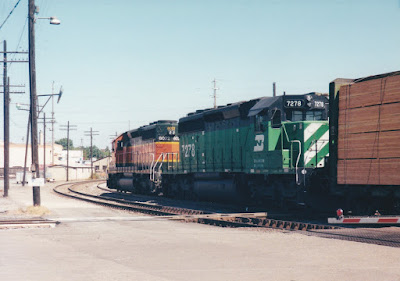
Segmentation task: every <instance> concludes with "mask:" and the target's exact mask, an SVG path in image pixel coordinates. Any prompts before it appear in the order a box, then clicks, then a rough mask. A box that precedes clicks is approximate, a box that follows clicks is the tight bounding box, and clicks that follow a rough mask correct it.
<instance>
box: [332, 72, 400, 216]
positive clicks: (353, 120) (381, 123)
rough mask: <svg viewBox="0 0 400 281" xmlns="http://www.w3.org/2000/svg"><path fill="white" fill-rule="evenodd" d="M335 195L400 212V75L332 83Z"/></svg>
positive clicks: (365, 207)
mask: <svg viewBox="0 0 400 281" xmlns="http://www.w3.org/2000/svg"><path fill="white" fill-rule="evenodd" d="M329 94H330V124H329V126H330V143H329V146H330V148H329V150H330V194H335V195H339V196H341V197H343V198H346V199H347V201H348V202H347V205H348V208H351V209H358V210H360V211H361V212H363V213H371V211H373V210H375V209H380V210H388V211H389V210H390V209H391V210H390V211H392V212H393V211H396V210H397V212H398V211H400V173H399V171H400V141H399V140H400V71H397V72H391V73H386V74H380V75H375V76H369V77H364V78H359V79H336V80H334V81H333V82H331V83H330V87H329Z"/></svg>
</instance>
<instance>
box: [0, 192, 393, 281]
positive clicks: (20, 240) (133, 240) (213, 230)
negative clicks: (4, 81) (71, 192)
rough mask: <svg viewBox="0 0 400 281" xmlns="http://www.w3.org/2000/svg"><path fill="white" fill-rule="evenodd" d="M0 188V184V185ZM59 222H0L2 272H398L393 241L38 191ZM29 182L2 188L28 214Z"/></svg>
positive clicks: (341, 276) (0, 202) (343, 275)
mask: <svg viewBox="0 0 400 281" xmlns="http://www.w3.org/2000/svg"><path fill="white" fill-rule="evenodd" d="M0 189H1V187H0ZM41 195H42V206H43V207H45V208H46V209H47V210H48V213H45V214H42V216H43V217H46V218H52V219H58V220H60V221H63V222H62V223H61V224H60V225H58V226H57V227H56V228H43V229H17V230H0V241H2V242H1V243H0V253H1V254H0V280H400V249H399V248H390V247H385V246H377V245H370V244H362V243H356V242H350V241H342V240H333V239H325V238H318V237H313V236H307V235H303V234H299V233H295V232H282V231H278V230H269V231H268V230H267V231H265V230H263V231H260V230H255V229H232V228H219V227H213V226H207V225H199V224H191V223H182V222H175V221H168V220H164V219H161V218H154V217H150V216H144V215H141V214H131V213H126V212H123V211H116V210H111V209H106V208H104V207H99V206H94V205H91V204H88V203H84V202H77V201H73V200H72V199H68V198H62V197H59V196H57V195H55V194H54V193H53V192H52V189H51V185H48V186H45V187H43V188H42V190H41ZM30 205H32V191H31V188H29V187H21V186H17V185H12V188H11V189H10V196H9V198H3V197H0V220H1V219H5V218H10V217H21V216H22V217H24V216H25V217H26V216H31V215H32V214H29V213H24V212H20V211H19V210H21V209H22V210H24V209H27V208H28V207H29V206H30Z"/></svg>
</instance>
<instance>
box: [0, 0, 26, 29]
mask: <svg viewBox="0 0 400 281" xmlns="http://www.w3.org/2000/svg"><path fill="white" fill-rule="evenodd" d="M19 2H21V0H18V2H17V4H15V6H14V8H13V9H12V10H11V12H10V13H9V14H8V16H7V17H6V19H5V20H4V21H3V23H2V24H1V25H0V29H1V28H2V27H3V25H4V24H5V23H6V21H7V20H8V18H9V17H10V16H11V14H12V13H13V12H14V10H15V8H17V6H18V4H19Z"/></svg>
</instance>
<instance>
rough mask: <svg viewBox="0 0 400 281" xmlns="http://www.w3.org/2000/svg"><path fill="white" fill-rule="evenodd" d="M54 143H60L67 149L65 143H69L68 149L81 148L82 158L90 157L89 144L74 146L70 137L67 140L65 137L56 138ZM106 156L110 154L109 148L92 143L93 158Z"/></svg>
mask: <svg viewBox="0 0 400 281" xmlns="http://www.w3.org/2000/svg"><path fill="white" fill-rule="evenodd" d="M55 143H56V144H59V145H62V147H63V149H64V150H67V145H68V143H69V149H70V150H83V159H90V146H86V147H84V146H79V147H74V143H73V141H72V140H71V139H70V140H69V141H68V139H67V138H63V139H59V140H56V141H55ZM107 156H110V149H109V148H108V147H106V148H105V149H100V148H98V147H97V146H95V145H93V157H94V158H97V159H101V158H104V157H107Z"/></svg>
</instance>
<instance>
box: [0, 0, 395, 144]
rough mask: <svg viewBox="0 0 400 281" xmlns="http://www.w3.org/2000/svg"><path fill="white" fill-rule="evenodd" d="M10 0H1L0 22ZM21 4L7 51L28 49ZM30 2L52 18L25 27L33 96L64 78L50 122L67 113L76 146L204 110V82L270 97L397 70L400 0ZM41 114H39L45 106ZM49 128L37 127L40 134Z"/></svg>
mask: <svg viewBox="0 0 400 281" xmlns="http://www.w3.org/2000/svg"><path fill="white" fill-rule="evenodd" d="M16 2H17V0H1V1H0V24H1V23H2V22H3V21H4V19H5V18H6V16H7V15H8V14H9V12H10V11H11V10H12V8H13V7H14V5H15V3H16ZM27 2H28V1H27V0H21V2H20V4H19V6H18V7H17V8H16V9H15V11H14V13H13V14H12V15H11V17H10V18H9V20H8V21H7V22H6V23H5V25H4V26H3V28H2V29H0V40H4V39H5V40H7V43H8V49H9V50H15V49H16V48H17V46H18V42H20V45H19V46H20V48H19V49H25V50H26V49H27V48H28V47H27V46H28V44H27V42H28V40H27V38H28V35H27V25H26V26H25V22H26V18H27V6H28V4H27ZM36 5H38V6H39V7H40V13H39V15H38V16H39V17H49V16H57V17H58V18H59V19H60V20H61V25H59V26H52V25H49V23H48V21H47V20H38V21H37V24H36V48H37V51H36V52H37V57H36V59H37V63H36V64H37V84H38V86H37V88H38V93H39V94H49V93H51V90H52V81H55V88H56V91H58V89H59V87H60V86H61V85H62V86H63V88H64V95H63V97H62V99H61V101H60V103H59V104H57V105H56V106H55V117H56V120H57V124H56V129H55V136H56V139H59V138H62V137H65V135H66V133H65V132H64V131H61V130H59V125H60V124H66V123H67V121H70V123H71V124H74V125H77V127H78V130H77V131H74V132H71V138H72V139H73V141H74V145H75V146H78V145H80V144H81V139H83V145H85V146H88V145H89V137H87V136H84V133H83V132H84V131H88V130H90V127H92V128H93V130H96V131H99V135H98V136H96V137H95V139H94V144H96V145H97V146H98V147H100V148H104V147H106V146H107V145H109V143H110V135H112V134H115V132H118V133H122V132H124V131H126V130H128V129H129V126H130V128H131V129H133V128H136V127H138V126H141V125H144V124H148V123H149V122H152V121H155V120H159V119H179V118H180V117H182V116H185V115H186V114H187V113H189V112H192V111H194V110H196V109H202V108H208V107H212V105H213V99H212V92H213V91H212V83H211V81H212V80H213V79H214V78H216V79H217V80H218V87H219V88H220V90H219V91H218V100H217V102H218V104H219V105H223V104H227V103H231V102H237V101H240V100H249V99H252V98H256V97H261V96H270V95H272V82H274V81H275V82H276V83H277V90H278V93H279V94H281V93H282V92H283V91H286V93H288V94H303V93H307V92H311V91H317V92H328V84H329V82H330V81H332V80H334V79H336V78H338V77H342V78H357V77H363V76H368V75H373V74H379V73H385V72H390V71H395V70H399V69H400V35H399V34H400V33H399V28H400V1H399V0H380V1H379V0H375V1H368V0H349V1H345V0H336V1H327V0H326V1H317V0H316V1H309V0H304V1H294V0H293V1H289V0H288V1H283V0H282V1H273V0H140V1H139V0H113V1H111V0H98V1H89V0H79V1H78V0H36ZM24 26H25V29H24ZM20 38H21V41H19V40H20ZM0 48H1V49H2V45H1V46H0ZM9 58H12V56H10V57H9ZM27 73H28V66H27V64H22V63H19V64H16V63H15V64H13V65H12V66H11V70H10V78H11V82H12V84H21V83H22V84H26V85H29V82H28V76H27ZM26 91H27V94H25V95H19V96H16V95H14V96H12V111H11V126H12V127H11V139H12V141H13V142H22V140H23V138H24V137H25V134H26V123H27V118H28V115H27V112H25V111H17V110H16V108H15V103H17V102H19V103H28V101H29V94H28V93H29V88H28V87H27V88H26ZM41 101H44V99H43V98H42V99H41ZM1 103H2V102H1ZM1 106H2V105H1ZM1 108H2V107H1ZM45 111H46V115H47V116H50V111H51V104H49V105H48V106H47V107H46V109H45ZM1 116H3V113H1ZM1 127H3V126H1ZM50 135H51V133H50V132H49V131H47V136H48V137H47V139H48V140H49V136H50ZM0 136H1V138H3V131H2V130H1V133H0Z"/></svg>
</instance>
